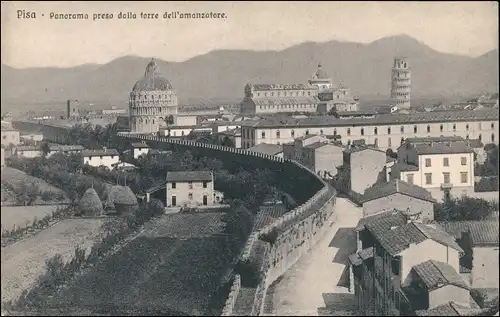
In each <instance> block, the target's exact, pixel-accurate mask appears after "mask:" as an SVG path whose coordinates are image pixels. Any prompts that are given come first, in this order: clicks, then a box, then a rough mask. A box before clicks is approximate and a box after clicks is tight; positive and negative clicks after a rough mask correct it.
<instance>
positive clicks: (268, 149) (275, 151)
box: [247, 143, 283, 157]
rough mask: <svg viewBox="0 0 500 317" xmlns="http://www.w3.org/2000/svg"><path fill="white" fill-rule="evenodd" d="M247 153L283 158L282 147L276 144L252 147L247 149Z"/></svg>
mask: <svg viewBox="0 0 500 317" xmlns="http://www.w3.org/2000/svg"><path fill="white" fill-rule="evenodd" d="M247 151H249V152H254V153H261V154H267V155H271V156H277V157H283V146H281V145H277V144H267V143H261V144H258V145H256V146H254V147H251V148H248V149H247Z"/></svg>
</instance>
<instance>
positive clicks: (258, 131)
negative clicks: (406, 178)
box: [241, 109, 498, 151]
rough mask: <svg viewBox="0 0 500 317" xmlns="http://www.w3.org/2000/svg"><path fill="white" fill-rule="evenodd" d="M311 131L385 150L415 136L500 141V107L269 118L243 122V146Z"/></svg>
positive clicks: (281, 140) (286, 139)
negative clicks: (499, 134) (499, 136)
mask: <svg viewBox="0 0 500 317" xmlns="http://www.w3.org/2000/svg"><path fill="white" fill-rule="evenodd" d="M309 134H320V135H325V136H335V137H337V139H338V140H339V141H341V142H342V144H343V145H347V144H350V143H351V142H352V141H353V140H359V139H364V140H365V142H366V144H375V145H377V147H378V148H379V149H381V150H384V151H385V150H387V149H397V148H398V147H399V146H400V145H401V144H402V143H403V142H404V140H405V139H407V138H414V137H451V136H460V137H462V138H464V139H478V140H480V141H481V142H482V143H484V144H488V143H495V144H498V110H496V109H489V110H478V111H452V112H420V113H409V114H403V113H398V114H377V115H375V116H373V117H371V118H345V119H343V118H337V117H335V116H311V117H309V118H294V117H292V116H287V117H280V118H276V117H274V118H270V117H269V118H265V119H264V120H248V121H245V122H242V123H241V142H242V148H249V147H252V146H254V145H257V144H259V143H272V144H278V143H281V144H283V143H288V142H293V140H295V139H296V138H298V137H301V136H306V135H309Z"/></svg>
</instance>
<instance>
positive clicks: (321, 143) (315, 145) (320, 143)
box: [304, 142, 337, 150]
mask: <svg viewBox="0 0 500 317" xmlns="http://www.w3.org/2000/svg"><path fill="white" fill-rule="evenodd" d="M325 145H332V146H337V145H334V144H332V143H329V142H315V143H312V144H308V145H306V146H304V148H305V149H312V150H316V149H319V148H320V147H323V146H325Z"/></svg>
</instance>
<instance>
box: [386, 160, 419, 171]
mask: <svg viewBox="0 0 500 317" xmlns="http://www.w3.org/2000/svg"><path fill="white" fill-rule="evenodd" d="M391 169H392V170H393V171H399V172H416V171H418V166H415V165H410V164H406V163H401V162H397V163H395V164H394V165H393V166H392V167H391Z"/></svg>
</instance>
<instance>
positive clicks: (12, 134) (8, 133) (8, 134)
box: [2, 124, 20, 147]
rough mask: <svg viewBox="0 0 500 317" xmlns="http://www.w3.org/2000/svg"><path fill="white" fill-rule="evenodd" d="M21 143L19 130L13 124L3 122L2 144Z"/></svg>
mask: <svg viewBox="0 0 500 317" xmlns="http://www.w3.org/2000/svg"><path fill="white" fill-rule="evenodd" d="M19 143H20V136H19V130H17V129H14V128H13V127H12V126H10V125H7V124H2V145H3V146H5V147H7V146H12V145H18V144H19Z"/></svg>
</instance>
